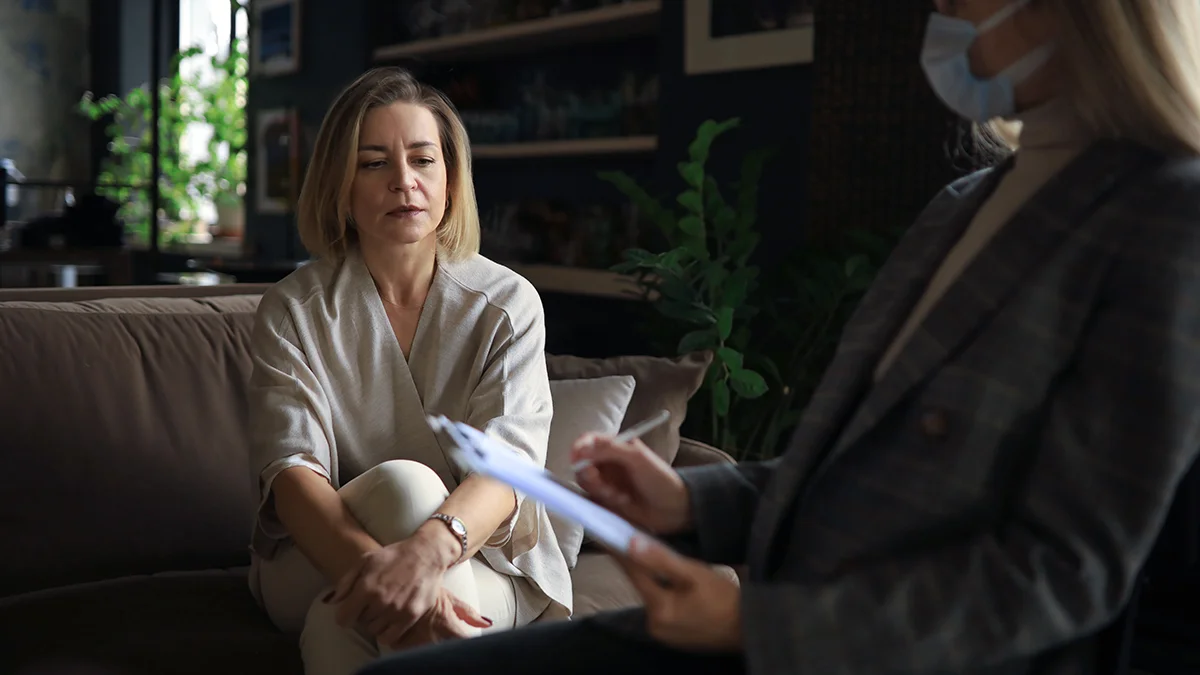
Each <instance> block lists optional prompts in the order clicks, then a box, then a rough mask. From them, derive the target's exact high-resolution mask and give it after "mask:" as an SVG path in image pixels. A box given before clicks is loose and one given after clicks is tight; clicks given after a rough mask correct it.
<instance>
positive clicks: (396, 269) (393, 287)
mask: <svg viewBox="0 0 1200 675" xmlns="http://www.w3.org/2000/svg"><path fill="white" fill-rule="evenodd" d="M360 249H361V251H362V257H363V263H364V264H365V265H366V266H367V271H368V272H370V273H371V279H373V280H374V281H375V288H376V289H378V290H379V297H380V298H381V299H382V300H383V302H384V303H385V304H388V305H391V306H393V307H398V308H400V309H416V308H419V307H421V305H423V304H424V303H425V297H426V296H427V295H429V287H430V285H431V284H432V283H433V275H434V273H435V272H436V270H437V238H436V237H433V236H430V237H427V238H426V239H425V240H424V241H421V242H418V243H416V244H405V245H394V244H393V245H372V244H370V243H367V244H366V245H360Z"/></svg>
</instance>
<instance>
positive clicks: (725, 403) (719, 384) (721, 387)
mask: <svg viewBox="0 0 1200 675" xmlns="http://www.w3.org/2000/svg"><path fill="white" fill-rule="evenodd" d="M712 402H713V412H715V413H716V414H717V417H725V416H726V415H728V414H729V385H727V384H726V383H725V380H724V379H720V380H716V381H714V382H713V383H712Z"/></svg>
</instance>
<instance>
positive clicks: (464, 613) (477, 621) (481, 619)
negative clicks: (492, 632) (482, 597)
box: [447, 593, 492, 628]
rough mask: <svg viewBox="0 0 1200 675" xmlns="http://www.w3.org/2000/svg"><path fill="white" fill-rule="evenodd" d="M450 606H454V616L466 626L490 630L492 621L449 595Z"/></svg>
mask: <svg viewBox="0 0 1200 675" xmlns="http://www.w3.org/2000/svg"><path fill="white" fill-rule="evenodd" d="M447 595H449V596H450V604H451V605H453V606H454V615H455V616H457V617H458V618H459V619H461V620H462V621H463V622H464V623H466V624H467V625H468V626H474V627H475V628H491V626H492V620H491V619H489V618H487V617H485V616H483V615H482V614H480V613H479V612H477V611H475V608H474V607H472V606H470V605H468V604H467V603H465V602H463V601H462V600H460V599H458V598H457V597H456V596H454V595H453V594H451V593H447Z"/></svg>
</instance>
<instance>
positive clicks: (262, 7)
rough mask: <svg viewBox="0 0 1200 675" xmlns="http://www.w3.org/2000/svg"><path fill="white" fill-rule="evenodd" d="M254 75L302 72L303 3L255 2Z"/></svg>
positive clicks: (252, 20)
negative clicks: (301, 17)
mask: <svg viewBox="0 0 1200 675" xmlns="http://www.w3.org/2000/svg"><path fill="white" fill-rule="evenodd" d="M250 10H251V13H250V74H251V75H252V76H256V77H261V76H271V75H284V74H286V73H294V72H296V71H298V70H300V0H251V4H250Z"/></svg>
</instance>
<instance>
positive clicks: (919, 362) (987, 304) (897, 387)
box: [829, 142, 1148, 461]
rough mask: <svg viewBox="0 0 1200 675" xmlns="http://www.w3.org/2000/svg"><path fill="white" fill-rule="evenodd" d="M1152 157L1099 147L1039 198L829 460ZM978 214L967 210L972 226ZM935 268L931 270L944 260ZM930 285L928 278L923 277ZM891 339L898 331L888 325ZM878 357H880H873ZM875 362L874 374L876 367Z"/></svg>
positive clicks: (897, 364) (962, 281)
mask: <svg viewBox="0 0 1200 675" xmlns="http://www.w3.org/2000/svg"><path fill="white" fill-rule="evenodd" d="M1139 157H1143V158H1146V157H1148V155H1147V154H1146V153H1145V152H1144V151H1141V150H1137V149H1134V148H1132V147H1130V146H1125V145H1123V144H1116V143H1109V142H1101V143H1097V144H1095V145H1093V146H1092V147H1091V148H1089V149H1088V150H1086V151H1084V152H1083V153H1081V154H1080V156H1079V157H1077V158H1076V159H1075V160H1074V161H1073V162H1071V163H1070V164H1069V165H1068V166H1067V167H1066V168H1064V169H1063V170H1062V171H1060V172H1059V173H1058V175H1057V176H1055V177H1054V178H1053V179H1051V180H1050V182H1049V183H1047V184H1046V185H1045V186H1044V187H1043V188H1042V189H1041V190H1040V191H1038V192H1037V193H1036V194H1035V195H1034V196H1033V197H1032V198H1031V199H1030V200H1029V202H1028V203H1026V204H1025V205H1024V206H1023V207H1022V208H1021V209H1020V210H1019V211H1018V212H1017V213H1016V215H1015V216H1014V217H1013V218H1012V220H1011V221H1010V222H1008V223H1007V224H1005V225H1004V226H1003V227H1002V228H1001V229H1000V231H999V232H997V233H996V235H995V236H994V238H993V239H992V240H991V241H990V242H988V244H986V245H985V246H984V248H983V249H982V250H981V251H980V252H979V254H978V255H977V256H976V258H975V259H974V260H973V261H972V262H971V263H970V264H969V265H968V266H967V267H966V269H964V270H963V272H962V275H961V276H960V277H959V278H958V279H957V280H956V281H955V282H954V283H953V284H951V285H950V287H949V288H948V289H947V290H946V293H945V295H944V296H943V297H942V298H941V300H939V301H938V302H937V303H936V304H935V305H934V306H933V308H932V309H931V310H930V312H929V314H928V315H927V316H926V318H925V320H924V321H923V322H922V323H921V324H920V326H918V327H917V329H916V330H915V331H914V332H913V334H912V336H911V337H910V338H909V341H908V342H907V343H906V345H905V346H904V347H903V348H902V349H901V350H900V352H899V354H898V355H897V356H896V359H895V361H894V363H893V364H892V365H891V367H890V368H889V369H888V371H887V372H886V373H885V374H884V375H883V377H882V378H881V379H880V381H879V382H877V383H876V384H875V386H874V387H872V388H871V390H870V393H869V394H868V395H867V397H866V398H865V399H864V400H863V402H862V405H861V406H860V407H859V408H858V410H857V412H856V414H855V415H854V417H853V418H852V419H851V420H850V423H849V425H848V426H847V427H846V429H845V432H844V433H843V435H842V436H841V437H840V438H839V439H838V441H837V444H836V446H835V448H834V449H833V451H832V452H831V454H830V457H829V460H830V461H832V460H833V459H834V458H835V457H836V455H837V454H838V453H840V452H843V451H845V449H846V448H849V447H850V446H852V445H853V444H854V443H855V441H857V440H858V439H860V438H862V437H863V435H864V434H866V433H867V432H868V431H870V430H871V429H872V428H873V427H874V426H875V425H876V424H877V423H878V422H879V420H881V419H882V418H883V417H884V416H885V415H886V414H887V413H888V412H889V411H890V410H891V409H892V408H893V407H895V406H896V405H897V404H898V403H899V402H900V401H901V400H903V399H904V397H905V396H906V395H907V394H908V393H909V392H911V391H912V390H913V389H914V387H916V386H917V385H918V384H919V383H921V382H922V381H924V380H925V379H926V378H928V377H929V376H930V375H931V374H932V373H934V372H935V371H936V370H937V369H938V368H939V367H940V366H941V365H943V364H944V363H945V362H946V361H947V359H948V358H950V357H951V356H952V355H953V354H954V353H956V352H957V351H958V349H959V348H960V347H961V346H962V345H963V344H964V343H965V342H966V340H967V339H968V338H969V337H970V336H971V335H972V334H973V333H974V332H975V331H976V330H977V329H978V328H979V327H980V326H981V325H982V324H983V323H985V322H986V321H987V319H988V318H989V317H991V316H993V315H994V314H995V312H996V311H997V309H998V308H1000V307H1001V306H1002V305H1003V304H1004V302H1005V301H1006V300H1007V299H1008V298H1009V297H1010V295H1011V294H1012V293H1013V291H1014V290H1015V289H1016V288H1017V287H1018V286H1019V285H1020V283H1021V281H1022V279H1024V278H1025V277H1026V276H1027V275H1028V274H1029V273H1030V272H1031V271H1032V270H1034V269H1035V268H1036V267H1037V266H1038V265H1039V264H1040V263H1041V262H1042V261H1043V260H1044V259H1045V258H1046V257H1047V256H1049V255H1050V254H1052V253H1053V251H1054V250H1055V249H1056V248H1057V247H1058V245H1059V244H1061V243H1062V242H1063V240H1064V239H1065V238H1066V237H1067V235H1068V234H1069V233H1070V232H1071V231H1072V230H1073V229H1074V228H1075V226H1076V225H1078V224H1079V223H1082V222H1084V221H1086V220H1087V218H1088V216H1089V214H1090V213H1091V212H1092V211H1093V210H1094V209H1095V208H1096V206H1097V204H1098V203H1099V202H1100V201H1101V200H1102V199H1104V198H1105V196H1107V194H1108V193H1109V192H1110V191H1111V190H1112V189H1113V188H1114V187H1115V186H1116V185H1118V184H1119V183H1120V182H1121V180H1122V179H1123V178H1125V177H1127V176H1129V175H1131V174H1132V173H1133V172H1134V171H1136V170H1137V168H1138V167H1139V166H1141V165H1142V162H1141V161H1137V160H1138V158H1139ZM975 210H976V209H966V208H964V215H965V216H966V219H967V220H970V219H971V217H973V216H974V213H975ZM925 262H930V263H931V265H930V267H931V268H932V269H930V270H928V274H929V275H932V273H933V271H934V270H935V269H936V268H937V267H938V265H939V264H940V262H941V261H940V259H938V260H934V261H925ZM926 279H928V275H927V276H926ZM889 328H890V332H888V333H887V339H888V340H890V339H892V337H893V336H894V334H895V331H896V328H897V326H890V327H889ZM873 356H875V357H876V358H877V357H878V356H879V354H878V353H876V354H874V355H873ZM876 358H873V359H872V360H871V363H870V367H871V368H874V366H875V364H876Z"/></svg>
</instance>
